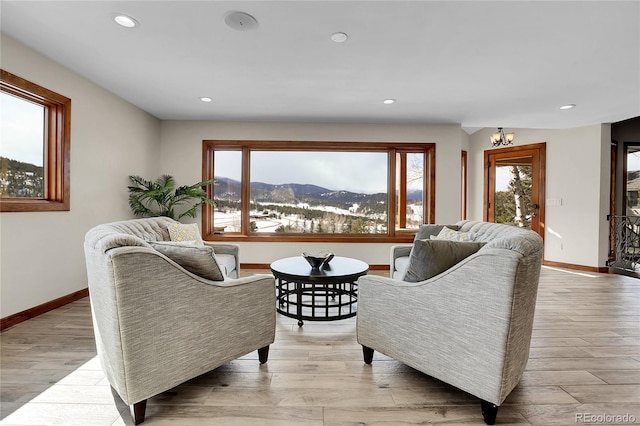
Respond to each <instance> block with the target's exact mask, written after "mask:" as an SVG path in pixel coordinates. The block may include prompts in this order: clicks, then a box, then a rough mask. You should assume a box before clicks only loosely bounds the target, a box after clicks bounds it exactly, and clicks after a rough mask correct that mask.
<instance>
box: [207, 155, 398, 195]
mask: <svg viewBox="0 0 640 426" xmlns="http://www.w3.org/2000/svg"><path fill="white" fill-rule="evenodd" d="M215 155H216V160H215V166H214V167H215V170H214V173H215V175H216V176H224V177H228V178H232V179H236V180H240V161H241V160H240V159H241V154H240V152H237V151H236V152H229V151H228V152H225V153H222V152H220V151H217V152H216V154H215ZM251 181H252V182H265V183H270V184H276V185H277V184H285V183H300V184H313V185H318V186H321V187H324V188H327V189H331V190H345V191H352V192H360V193H367V194H373V193H379V192H383V193H386V192H387V153H379V152H378V153H366V152H317V151H300V152H295V151H286V152H283V151H252V153H251Z"/></svg>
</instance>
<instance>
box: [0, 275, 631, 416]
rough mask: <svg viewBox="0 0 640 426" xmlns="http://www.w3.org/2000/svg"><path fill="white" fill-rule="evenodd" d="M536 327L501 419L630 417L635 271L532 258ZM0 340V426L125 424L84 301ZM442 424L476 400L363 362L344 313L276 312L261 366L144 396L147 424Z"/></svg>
mask: <svg viewBox="0 0 640 426" xmlns="http://www.w3.org/2000/svg"><path fill="white" fill-rule="evenodd" d="M245 272H254V271H245ZM409 326H410V325H409ZM534 327H535V329H534V333H533V341H532V347H531V355H530V359H529V363H528V365H527V370H526V372H525V373H524V377H523V379H522V381H521V383H520V385H518V387H517V388H516V389H515V390H514V392H513V393H512V394H511V395H510V396H509V397H508V399H507V400H506V401H505V403H504V404H503V406H502V407H500V410H499V412H498V424H535V425H551V424H564V425H575V424H580V423H591V424H596V423H597V424H610V423H618V424H624V423H625V420H626V422H627V423H630V421H631V420H635V423H638V424H640V280H638V279H635V278H629V277H623V276H618V275H605V274H593V273H582V272H578V271H569V270H560V269H554V268H547V267H543V271H542V278H541V284H540V291H539V294H538V305H537V310H536V320H535V326H534ZM0 340H1V350H2V352H1V386H2V398H1V401H2V406H1V407H2V412H1V414H2V420H1V421H0V424H3V425H14V424H15V425H18V424H20V425H27V424H28V425H82V426H88V425H123V424H131V420H130V417H129V413H128V408H127V407H126V406H124V405H123V403H122V402H121V401H120V400H119V398H118V397H115V398H114V396H113V395H112V393H111V391H110V387H109V385H108V383H107V382H106V379H105V376H104V374H103V373H102V371H101V369H100V365H99V362H98V360H97V359H96V353H95V345H94V341H93V333H92V326H91V315H90V308H89V300H88V298H87V299H83V300H80V301H77V302H74V303H71V304H69V305H66V306H64V307H61V308H59V309H56V310H54V311H52V312H49V313H47V314H44V315H41V316H40V317H37V318H34V319H32V320H29V321H26V322H24V323H21V324H18V325H17V326H15V327H13V328H10V329H8V330H5V331H4V332H2V334H1V335H0ZM605 415H606V416H616V415H619V416H624V415H627V417H626V418H624V417H620V418H619V419H618V420H620V421H619V422H616V421H613V420H616V418H615V417H607V418H603V417H597V416H605ZM580 416H582V417H580ZM587 416H593V417H587ZM581 420H582V421H581ZM585 420H589V421H585ZM444 423H446V424H478V425H480V424H484V423H483V422H482V417H481V414H480V407H479V403H478V400H477V399H476V398H474V397H472V396H470V395H468V394H466V393H464V392H462V391H459V390H457V389H455V388H452V387H450V386H448V385H446V384H444V383H442V382H439V381H437V380H435V379H433V378H430V377H427V376H425V375H423V374H421V373H419V372H417V371H415V370H412V369H411V368H408V367H406V366H404V365H402V364H400V363H399V362H397V361H394V360H392V359H389V358H386V357H384V356H381V355H379V354H376V357H375V358H374V362H373V365H372V366H367V365H365V364H364V363H363V361H362V352H361V348H360V346H359V345H358V344H357V343H356V338H355V319H349V320H343V321H336V322H330V323H323V322H316V323H312V322H306V323H305V326H304V327H303V328H298V326H297V325H296V321H295V320H291V319H287V318H284V317H282V316H278V325H277V335H276V341H275V343H274V344H273V345H272V346H271V352H270V354H269V362H268V363H267V364H265V365H263V366H260V365H259V363H258V361H257V354H256V353H255V352H254V353H251V354H249V355H247V356H245V357H243V358H241V359H238V360H235V361H233V362H230V363H229V364H226V365H224V366H222V367H220V368H218V369H216V370H214V371H212V372H210V373H207V374H205V375H203V376H201V377H198V378H196V379H194V380H191V381H189V382H187V383H185V384H183V385H181V386H179V387H177V388H175V389H172V390H171V391H168V392H165V393H163V394H161V395H158V396H156V397H154V398H151V399H150V400H149V405H148V407H147V418H146V420H145V423H144V424H148V425H189V426H191V425H251V426H254V425H277V426H281V425H311V426H314V425H332V426H337V425H409V424H410V425H415V424H444Z"/></svg>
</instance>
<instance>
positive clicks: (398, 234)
mask: <svg viewBox="0 0 640 426" xmlns="http://www.w3.org/2000/svg"><path fill="white" fill-rule="evenodd" d="M435 148H436V145H435V143H426V142H327V141H275V140H274V141H265V140H203V141H202V179H203V181H206V180H209V179H213V178H214V175H215V171H214V152H215V151H217V150H221V151H222V150H236V151H241V152H242V171H241V173H242V179H241V180H242V190H241V199H242V213H241V218H242V222H241V231H240V232H237V233H236V232H234V233H215V232H214V229H213V226H214V223H213V208H212V207H211V206H209V205H204V206H203V209H202V234H203V238H204V239H205V240H209V241H220V240H226V241H269V242H301V241H307V242H323V241H332V242H411V241H413V238H414V235H415V232H416V231H417V229H396V215H397V212H396V155H397V154H398V153H424V167H425V169H424V170H425V175H424V180H423V185H424V187H423V194H424V209H425V211H424V217H425V220H426V222H427V223H434V220H435V185H436V183H435ZM252 150H255V151H264V150H267V151H310V152H311V151H343V152H384V151H386V152H387V153H389V155H388V169H387V170H388V175H387V196H388V201H387V202H388V213H387V214H388V217H387V220H388V226H387V229H388V232H387V233H386V234H310V233H305V234H293V233H292V234H287V233H255V232H253V233H252V232H250V231H249V222H250V220H249V209H250V205H249V195H250V188H249V185H248V184H246V182H249V181H250V176H249V172H250V164H249V161H250V155H249V154H250V152H251V151H252ZM206 191H207V196H208V197H209V198H212V199H213V198H214V187H213V185H208V186H207V187H206Z"/></svg>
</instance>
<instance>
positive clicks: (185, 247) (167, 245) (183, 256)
mask: <svg viewBox="0 0 640 426" xmlns="http://www.w3.org/2000/svg"><path fill="white" fill-rule="evenodd" d="M149 245H150V246H151V247H153V248H154V249H156V250H157V251H159V252H160V253H162V254H164V255H165V256H167V257H168V258H169V259H171V260H173V261H174V262H176V263H177V264H178V265H180V266H182V267H183V268H184V269H186V270H187V271H189V272H191V273H192V274H196V275H198V276H201V277H202V278H206V279H208V280H212V281H224V275H223V274H222V271H221V270H220V266H219V265H218V262H217V261H216V256H215V253H214V252H213V248H211V247H209V246H205V245H204V244H199V245H198V244H192V243H189V242H174V241H150V242H149Z"/></svg>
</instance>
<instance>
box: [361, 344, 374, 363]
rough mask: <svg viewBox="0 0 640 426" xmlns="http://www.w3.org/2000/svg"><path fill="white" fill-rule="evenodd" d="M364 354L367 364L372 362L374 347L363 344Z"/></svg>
mask: <svg viewBox="0 0 640 426" xmlns="http://www.w3.org/2000/svg"><path fill="white" fill-rule="evenodd" d="M362 355H363V356H364V363H365V364H371V363H372V362H373V349H371V348H368V347H366V346H365V345H362Z"/></svg>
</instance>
